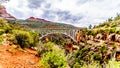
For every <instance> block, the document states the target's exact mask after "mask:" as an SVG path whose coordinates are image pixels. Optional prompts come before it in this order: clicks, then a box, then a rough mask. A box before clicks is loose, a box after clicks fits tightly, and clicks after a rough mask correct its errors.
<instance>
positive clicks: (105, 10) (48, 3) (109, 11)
mask: <svg viewBox="0 0 120 68" xmlns="http://www.w3.org/2000/svg"><path fill="white" fill-rule="evenodd" d="M35 1H36V2H35ZM30 5H32V6H33V7H32V8H30V7H29V6H30ZM5 6H6V8H7V10H8V12H9V13H11V14H12V15H14V16H15V17H17V18H28V17H29V16H35V17H39V18H45V19H47V20H50V21H56V22H63V23H69V24H73V25H75V26H79V27H82V26H89V25H90V24H92V25H98V24H99V23H101V22H104V21H106V19H108V18H110V17H115V16H116V14H117V13H120V11H119V10H120V1H119V0H34V2H33V1H31V2H30V1H29V0H10V2H8V3H6V4H5ZM34 6H38V7H34ZM45 11H48V12H50V13H45ZM58 11H60V12H61V14H62V12H63V13H64V12H68V14H62V17H61V16H60V15H58V14H57V12H58ZM18 12H19V13H18ZM47 14H48V15H47ZM43 15H47V16H46V17H45V16H43ZM64 15H70V16H71V17H70V18H69V19H66V17H67V16H64ZM74 17H75V18H76V17H78V19H79V20H78V19H76V21H75V22H76V23H73V20H74ZM80 17H81V18H80Z"/></svg>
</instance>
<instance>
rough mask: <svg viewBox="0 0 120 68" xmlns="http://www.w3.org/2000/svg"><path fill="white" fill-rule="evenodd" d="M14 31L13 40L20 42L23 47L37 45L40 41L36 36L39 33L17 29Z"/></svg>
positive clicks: (16, 42)
mask: <svg viewBox="0 0 120 68" xmlns="http://www.w3.org/2000/svg"><path fill="white" fill-rule="evenodd" d="M13 33H14V35H13V37H14V38H13V39H12V40H13V42H14V43H15V44H19V45H20V46H21V47H22V48H25V47H33V46H37V44H38V42H39V38H38V37H36V36H37V34H33V33H32V34H31V33H30V32H27V31H21V30H15V31H13Z"/></svg>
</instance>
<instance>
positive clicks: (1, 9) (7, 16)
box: [0, 5, 16, 20]
mask: <svg viewBox="0 0 120 68" xmlns="http://www.w3.org/2000/svg"><path fill="white" fill-rule="evenodd" d="M0 17H2V18H5V19H8V20H16V18H15V17H14V16H12V15H11V14H9V13H7V11H6V8H5V7H4V6H2V5H0Z"/></svg>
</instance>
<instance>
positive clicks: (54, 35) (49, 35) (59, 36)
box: [40, 33, 76, 42]
mask: <svg viewBox="0 0 120 68" xmlns="http://www.w3.org/2000/svg"><path fill="white" fill-rule="evenodd" d="M46 37H47V38H49V39H50V40H51V39H53V38H57V39H59V40H63V39H70V40H71V41H73V42H76V39H75V38H74V37H72V36H70V35H68V34H67V33H47V34H45V35H41V37H40V40H41V41H43V40H45V38H46Z"/></svg>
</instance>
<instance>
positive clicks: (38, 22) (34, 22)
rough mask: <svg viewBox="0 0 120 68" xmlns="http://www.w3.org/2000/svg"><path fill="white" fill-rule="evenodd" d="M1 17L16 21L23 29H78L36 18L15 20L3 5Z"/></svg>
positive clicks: (0, 10)
mask: <svg viewBox="0 0 120 68" xmlns="http://www.w3.org/2000/svg"><path fill="white" fill-rule="evenodd" d="M0 17H2V18H4V19H7V20H9V21H14V22H15V23H18V24H20V25H22V27H26V26H27V27H28V28H30V29H41V28H52V29H54V28H55V29H60V28H65V29H69V28H70V29H76V28H78V27H75V26H73V25H70V24H63V23H57V22H52V21H48V20H45V19H41V18H36V17H29V18H27V19H25V20H20V19H17V18H15V17H14V16H12V15H11V14H9V13H7V11H6V8H5V7H4V6H2V5H0Z"/></svg>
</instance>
